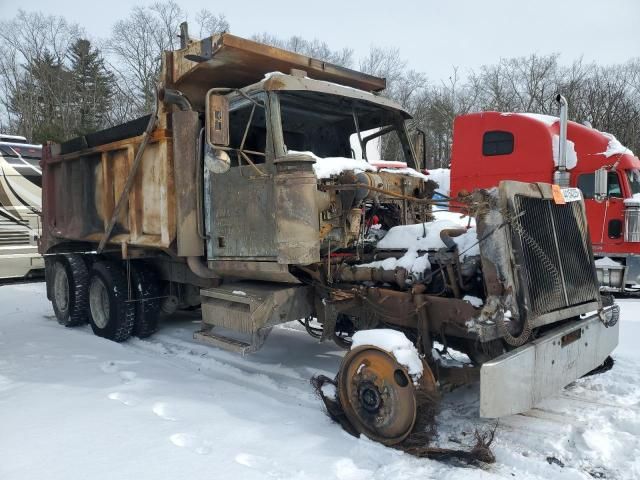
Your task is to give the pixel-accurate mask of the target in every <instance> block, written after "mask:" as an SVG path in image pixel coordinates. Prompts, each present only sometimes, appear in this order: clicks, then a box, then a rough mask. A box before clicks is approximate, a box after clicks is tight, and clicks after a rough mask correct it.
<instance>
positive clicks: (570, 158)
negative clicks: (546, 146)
mask: <svg viewBox="0 0 640 480" xmlns="http://www.w3.org/2000/svg"><path fill="white" fill-rule="evenodd" d="M575 147H576V144H575V143H573V142H572V141H571V140H569V139H567V165H566V167H567V170H571V169H572V168H574V167H575V166H576V165H577V164H578V154H577V153H576V148H575ZM551 148H552V149H553V163H554V164H555V166H556V167H557V166H558V163H559V162H560V137H559V136H558V135H554V136H553V137H552V138H551Z"/></svg>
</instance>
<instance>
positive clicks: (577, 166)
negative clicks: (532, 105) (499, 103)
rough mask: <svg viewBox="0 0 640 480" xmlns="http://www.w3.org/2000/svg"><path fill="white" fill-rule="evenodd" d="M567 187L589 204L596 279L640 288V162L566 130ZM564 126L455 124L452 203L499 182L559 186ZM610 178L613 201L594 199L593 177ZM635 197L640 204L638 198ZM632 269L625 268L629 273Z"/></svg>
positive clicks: (579, 128) (468, 120) (611, 144)
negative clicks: (556, 179)
mask: <svg viewBox="0 0 640 480" xmlns="http://www.w3.org/2000/svg"><path fill="white" fill-rule="evenodd" d="M567 140H568V142H567V156H566V158H567V160H566V169H567V172H568V178H569V186H571V187H577V188H579V189H580V190H581V191H582V194H583V196H584V200H585V205H586V211H587V219H588V223H589V230H590V234H591V241H592V243H593V251H594V254H595V255H596V258H604V257H609V258H610V259H612V260H613V261H614V262H616V263H617V264H618V266H616V263H614V262H611V261H609V260H601V261H597V262H596V265H597V268H598V277H599V278H600V280H601V284H602V286H603V287H604V288H605V289H608V290H611V291H621V290H623V289H625V288H627V289H629V288H631V289H634V287H633V286H634V285H637V287H636V288H635V289H637V288H640V285H639V284H640V229H639V228H640V160H638V157H636V156H634V155H633V153H632V152H631V151H630V150H629V149H626V148H625V147H624V146H622V145H621V144H620V143H619V142H618V141H617V140H616V139H615V137H613V136H612V135H610V134H607V133H603V132H600V131H598V130H596V129H594V128H591V127H588V126H584V125H580V124H578V123H575V122H568V124H567ZM559 143H560V119H559V118H558V117H552V116H548V115H538V114H529V113H500V112H482V113H473V114H468V115H462V116H459V117H457V118H456V120H455V122H454V134H453V151H452V158H451V196H456V195H457V194H458V193H462V192H465V191H467V192H471V191H473V189H475V188H487V187H491V186H497V185H498V183H499V182H500V181H501V180H520V181H523V182H553V181H554V173H555V172H556V170H558V158H559ZM603 167H604V168H606V170H607V195H606V196H605V198H598V199H596V198H594V189H595V172H596V170H598V169H600V168H603ZM634 195H637V199H636V198H634ZM625 267H626V268H625Z"/></svg>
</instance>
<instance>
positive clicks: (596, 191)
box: [593, 167, 608, 201]
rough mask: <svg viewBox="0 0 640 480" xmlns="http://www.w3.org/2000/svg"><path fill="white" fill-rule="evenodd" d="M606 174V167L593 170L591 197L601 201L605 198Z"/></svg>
mask: <svg viewBox="0 0 640 480" xmlns="http://www.w3.org/2000/svg"><path fill="white" fill-rule="evenodd" d="M607 174H608V172H607V169H606V168H604V167H602V168H599V169H598V170H596V171H595V175H594V181H595V185H594V187H593V197H594V198H595V199H596V200H598V201H602V200H604V199H605V198H607Z"/></svg>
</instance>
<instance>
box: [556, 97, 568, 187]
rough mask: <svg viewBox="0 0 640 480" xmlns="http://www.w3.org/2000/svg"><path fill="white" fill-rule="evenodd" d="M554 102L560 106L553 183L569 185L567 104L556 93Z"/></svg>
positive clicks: (563, 185)
mask: <svg viewBox="0 0 640 480" xmlns="http://www.w3.org/2000/svg"><path fill="white" fill-rule="evenodd" d="M556 102H557V103H558V105H559V106H560V139H559V141H558V166H557V167H556V169H555V171H554V172H553V183H555V184H557V185H560V186H561V187H568V186H569V172H568V170H567V124H568V123H569V120H568V110H569V104H568V103H567V99H566V98H564V97H563V96H562V95H560V94H558V95H556Z"/></svg>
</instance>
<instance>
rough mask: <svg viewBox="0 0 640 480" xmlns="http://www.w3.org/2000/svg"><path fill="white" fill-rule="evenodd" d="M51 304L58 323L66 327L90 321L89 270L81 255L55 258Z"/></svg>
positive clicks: (52, 269) (52, 272)
mask: <svg viewBox="0 0 640 480" xmlns="http://www.w3.org/2000/svg"><path fill="white" fill-rule="evenodd" d="M50 281H51V286H50V288H51V290H50V291H51V303H52V305H53V311H54V312H55V314H56V318H57V319H58V323H59V324H60V325H64V326H65V327H75V326H78V325H83V324H85V323H87V321H88V310H89V270H88V269H87V265H86V263H85V262H84V260H83V259H82V257H81V256H80V255H77V254H65V255H59V256H57V257H55V259H54V261H53V266H52V268H51V280H50Z"/></svg>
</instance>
